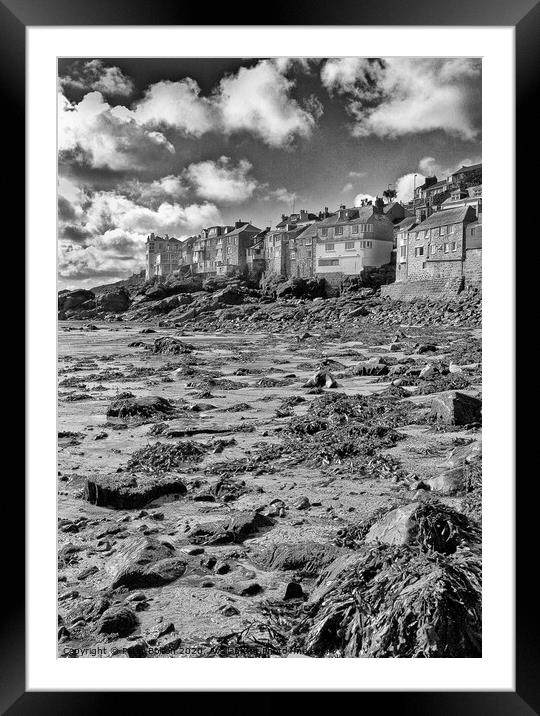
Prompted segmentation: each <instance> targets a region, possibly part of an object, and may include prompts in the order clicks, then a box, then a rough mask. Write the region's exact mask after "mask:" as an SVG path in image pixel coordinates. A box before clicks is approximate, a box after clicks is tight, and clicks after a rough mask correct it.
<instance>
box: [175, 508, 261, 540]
mask: <svg viewBox="0 0 540 716" xmlns="http://www.w3.org/2000/svg"><path fill="white" fill-rule="evenodd" d="M273 524H274V521H273V520H272V519H270V518H269V517H266V516H265V515H262V514H260V513H259V512H237V513H236V514H233V515H232V516H231V517H230V518H229V519H225V520H218V521H216V522H206V523H203V524H198V525H195V526H194V527H192V529H191V530H189V532H188V533H187V539H188V540H189V541H190V542H191V544H198V545H210V544H234V543H239V542H243V541H244V539H246V538H247V537H250V536H252V535H254V534H257V532H258V531H259V530H260V529H262V528H265V527H271V526H272V525H273Z"/></svg>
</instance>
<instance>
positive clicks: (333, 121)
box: [58, 57, 482, 289]
mask: <svg viewBox="0 0 540 716" xmlns="http://www.w3.org/2000/svg"><path fill="white" fill-rule="evenodd" d="M481 81H482V78H481V60H479V59H474V58H411V57H389V58H362V57H351V58H347V57H345V58H328V59H321V58H317V59H310V58H256V59H234V58H223V59H214V58H212V59H210V58H179V59H171V58H166V59H163V58H160V59H157V58H156V59H149V58H144V59H143V58H136V59H133V58H129V59H125V58H124V59H122V58H106V59H97V58H79V59H69V58H64V59H61V60H59V62H58V169H59V170H58V270H59V286H60V288H70V289H71V288H88V287H91V286H95V285H99V284H103V283H110V282H113V281H116V280H119V279H123V278H127V277H128V276H130V275H131V274H132V273H133V272H134V271H139V270H140V269H141V268H143V266H144V250H145V240H146V236H147V235H148V234H149V233H150V232H152V231H153V232H155V233H157V234H159V235H160V236H163V235H165V234H168V235H169V236H174V237H176V238H179V239H182V238H186V237H188V236H192V235H194V234H196V233H198V232H199V231H200V230H201V228H203V227H206V226H212V225H215V224H231V223H234V222H235V221H237V220H245V221H251V222H252V223H253V224H255V226H258V227H260V228H261V229H263V228H265V227H266V226H273V225H275V224H276V223H277V221H279V219H280V218H281V215H282V214H288V213H291V211H292V210H293V209H294V210H297V211H298V210H300V209H306V210H307V211H312V212H319V211H320V210H322V209H323V208H324V207H328V208H329V209H330V210H331V211H332V210H335V209H337V208H338V207H339V206H340V205H341V204H345V205H346V206H354V205H355V204H359V203H360V201H361V200H362V198H364V197H367V198H372V197H375V196H378V195H379V196H380V195H382V192H383V191H384V190H385V189H387V188H388V187H391V188H393V189H395V190H396V191H397V195H398V199H401V200H408V199H409V198H410V196H411V192H412V187H413V181H414V179H413V177H414V174H417V178H416V182H417V184H418V183H421V182H422V180H423V178H424V177H427V176H433V175H435V176H437V177H438V178H441V177H443V176H446V175H447V174H448V173H450V172H451V171H453V170H454V169H456V168H457V167H459V166H461V165H463V164H470V163H476V162H479V161H481Z"/></svg>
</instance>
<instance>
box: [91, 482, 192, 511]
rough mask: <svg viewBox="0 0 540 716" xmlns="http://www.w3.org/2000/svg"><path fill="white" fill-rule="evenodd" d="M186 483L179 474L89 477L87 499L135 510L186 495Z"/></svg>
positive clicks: (118, 507) (115, 507) (114, 507)
mask: <svg viewBox="0 0 540 716" xmlns="http://www.w3.org/2000/svg"><path fill="white" fill-rule="evenodd" d="M186 492H187V488H186V485H185V484H184V482H182V480H181V479H180V478H179V477H178V475H176V474H161V475H155V474H152V473H149V474H147V473H140V474H133V473H113V474H111V475H96V476H94V477H89V478H87V480H86V484H85V487H84V499H85V500H86V501H87V502H90V503H91V504H92V505H98V506H99V507H110V508H113V509H116V510H133V509H138V508H141V507H144V506H145V505H147V504H148V503H149V502H152V501H153V500H156V499H157V498H158V497H163V496H165V495H169V496H173V495H177V496H180V495H185V494H186Z"/></svg>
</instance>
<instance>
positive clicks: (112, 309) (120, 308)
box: [97, 288, 131, 313]
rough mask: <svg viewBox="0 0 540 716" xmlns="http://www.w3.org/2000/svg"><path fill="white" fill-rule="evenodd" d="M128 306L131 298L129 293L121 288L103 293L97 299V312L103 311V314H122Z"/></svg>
mask: <svg viewBox="0 0 540 716" xmlns="http://www.w3.org/2000/svg"><path fill="white" fill-rule="evenodd" d="M130 305H131V298H130V297H129V293H128V292H127V291H126V289H123V288H121V289H118V290H117V291H110V292H109V293H103V294H101V296H98V298H97V308H98V311H104V312H105V313H124V311H127V309H128V308H129V306H130Z"/></svg>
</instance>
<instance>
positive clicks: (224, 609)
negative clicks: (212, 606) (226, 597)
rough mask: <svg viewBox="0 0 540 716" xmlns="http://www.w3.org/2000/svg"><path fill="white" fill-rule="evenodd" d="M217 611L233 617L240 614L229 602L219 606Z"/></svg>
mask: <svg viewBox="0 0 540 716" xmlns="http://www.w3.org/2000/svg"><path fill="white" fill-rule="evenodd" d="M219 611H220V612H221V613H222V614H223V616H225V617H235V616H237V615H238V614H240V611H239V610H238V609H237V608H236V607H233V606H232V605H231V604H226V605H224V606H223V607H220V608H219Z"/></svg>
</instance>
